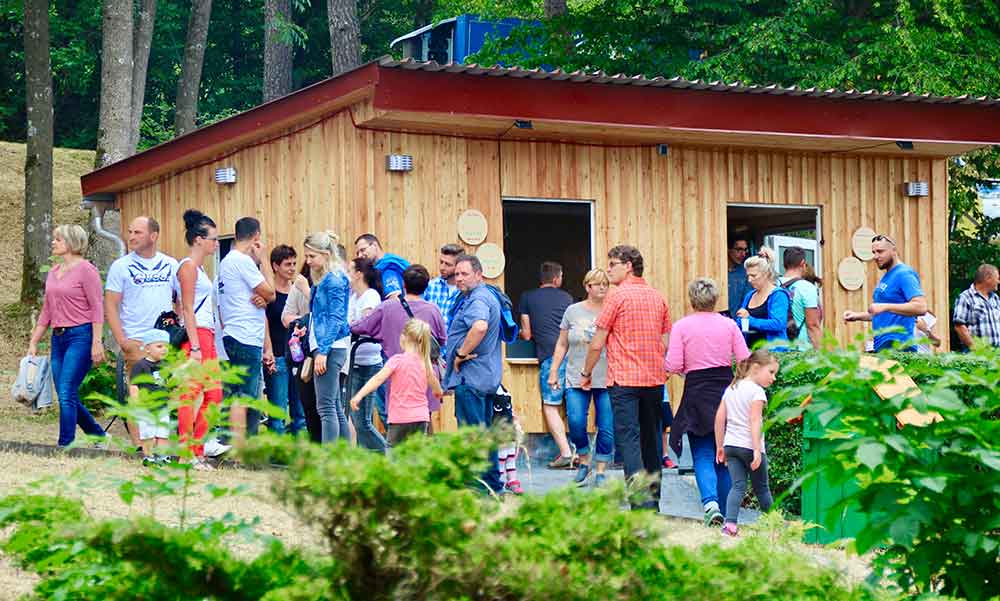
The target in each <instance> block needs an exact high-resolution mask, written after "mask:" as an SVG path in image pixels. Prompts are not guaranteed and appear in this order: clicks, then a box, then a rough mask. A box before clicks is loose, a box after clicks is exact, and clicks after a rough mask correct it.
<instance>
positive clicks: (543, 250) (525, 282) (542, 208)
mask: <svg viewBox="0 0 1000 601" xmlns="http://www.w3.org/2000/svg"><path fill="white" fill-rule="evenodd" d="M503 252H504V255H505V256H506V267H505V269H504V289H505V290H504V291H505V292H506V293H507V296H509V297H510V299H511V301H512V302H513V303H514V308H515V309H516V308H517V306H518V304H519V303H520V299H521V295H522V294H524V293H525V292H526V291H528V290H531V289H533V288H537V287H538V279H539V273H538V271H539V267H540V266H541V264H542V262H543V261H555V262H557V263H559V264H560V265H562V267H563V288H564V289H565V290H566V291H567V292H569V293H570V295H571V296H572V297H573V298H574V299H575V300H582V299H583V298H584V297H585V296H586V293H585V291H584V289H583V276H585V275H586V274H587V272H588V271H589V270H590V269H591V268H592V267H593V264H594V263H593V257H594V236H593V205H592V203H590V202H588V201H579V200H548V199H546V200H542V199H532V198H504V199H503ZM522 347H524V348H522ZM507 356H508V357H514V356H517V357H520V356H525V357H533V356H534V350H533V349H532V348H531V347H530V344H529V345H528V346H524V343H521V344H517V343H515V344H513V345H508V347H507Z"/></svg>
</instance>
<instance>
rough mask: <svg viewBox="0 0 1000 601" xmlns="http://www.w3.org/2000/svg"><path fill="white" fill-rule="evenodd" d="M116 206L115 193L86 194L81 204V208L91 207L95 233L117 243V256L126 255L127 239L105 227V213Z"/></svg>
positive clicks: (91, 219) (92, 224)
mask: <svg viewBox="0 0 1000 601" xmlns="http://www.w3.org/2000/svg"><path fill="white" fill-rule="evenodd" d="M114 206H115V195H114V194H94V195H93V196H85V197H84V198H83V202H82V203H81V204H80V208H82V209H90V224H91V226H92V227H93V228H94V233H96V234H97V235H98V236H100V237H101V238H104V239H105V240H110V241H111V243H112V244H114V245H115V251H116V252H117V256H118V257H123V256H125V251H126V246H125V241H124V240H122V239H121V237H120V236H119V235H118V234H116V233H114V232H112V231H111V230H106V229H104V213H105V212H107V210H108V209H110V208H112V207H114Z"/></svg>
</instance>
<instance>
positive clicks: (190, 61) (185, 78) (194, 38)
mask: <svg viewBox="0 0 1000 601" xmlns="http://www.w3.org/2000/svg"><path fill="white" fill-rule="evenodd" d="M211 16H212V0H192V2H191V18H190V19H189V20H188V32H187V43H185V45H184V64H183V65H182V66H181V78H180V80H178V82H177V109H176V113H175V114H174V136H183V135H184V134H186V133H188V132H189V131H193V130H194V129H195V118H196V117H197V116H198V88H199V87H200V86H201V68H202V65H204V63H205V44H207V43H208V21H209V19H210V18H211Z"/></svg>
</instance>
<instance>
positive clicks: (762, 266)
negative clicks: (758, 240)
mask: <svg viewBox="0 0 1000 601" xmlns="http://www.w3.org/2000/svg"><path fill="white" fill-rule="evenodd" d="M774 264H775V255H774V251H773V250H771V249H770V248H768V247H766V246H761V247H760V250H758V251H757V254H756V255H754V256H752V257H750V258H749V259H747V260H746V261H744V262H743V267H744V269H751V268H752V269H757V270H759V271H760V272H761V273H766V274H767V277H768V279H770V280H771V281H772V282H773V281H774Z"/></svg>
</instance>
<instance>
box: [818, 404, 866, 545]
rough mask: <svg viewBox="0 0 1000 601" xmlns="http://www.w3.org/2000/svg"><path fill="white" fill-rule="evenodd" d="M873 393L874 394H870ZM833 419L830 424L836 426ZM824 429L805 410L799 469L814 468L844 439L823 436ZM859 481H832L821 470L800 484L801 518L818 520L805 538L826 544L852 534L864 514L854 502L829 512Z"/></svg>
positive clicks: (850, 536) (856, 532)
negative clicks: (831, 513) (834, 511)
mask: <svg viewBox="0 0 1000 601" xmlns="http://www.w3.org/2000/svg"><path fill="white" fill-rule="evenodd" d="M873 396H874V395H873ZM836 423H837V422H836V420H835V421H834V422H832V423H831V424H830V425H829V426H827V427H828V428H829V427H835V426H836ZM826 429H827V428H824V427H822V426H820V425H819V422H818V421H817V420H816V418H815V417H814V416H813V415H812V414H811V413H809V412H806V414H805V419H804V421H803V426H802V469H803V471H804V472H808V471H810V470H812V469H815V468H816V466H817V465H819V463H820V460H821V459H823V458H824V457H825V456H826V455H828V454H829V453H830V451H831V450H832V449H833V448H834V447H836V446H837V445H838V444H840V443H841V442H843V440H842V439H841V440H836V439H830V438H827V437H826ZM857 490H858V483H857V481H855V480H853V479H848V480H846V481H844V482H842V483H840V484H834V483H833V482H831V481H830V479H829V478H828V477H827V476H826V474H825V473H824V472H819V473H818V474H817V475H816V476H814V477H812V478H809V479H808V480H807V481H806V482H804V483H803V484H802V519H803V520H804V521H807V522H812V523H814V524H818V525H820V526H821V528H811V529H809V530H807V531H806V534H805V539H804V540H805V542H807V543H813V544H816V543H819V544H826V543H831V542H833V541H836V540H840V539H842V538H853V537H855V536H857V534H858V532H860V531H861V529H862V528H863V527H864V526H865V523H866V518H865V516H864V515H863V514H862V513H861V512H860V510H859V509H858V508H857V506H856V505H854V504H848V505H846V506H845V507H842V508H841V510H840V511H839V512H838V513H836V514H834V515H830V509H831V508H832V507H833V506H834V505H836V504H837V503H839V502H840V500H841V499H843V498H844V497H846V496H848V495H850V494H852V493H854V492H856V491H857Z"/></svg>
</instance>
